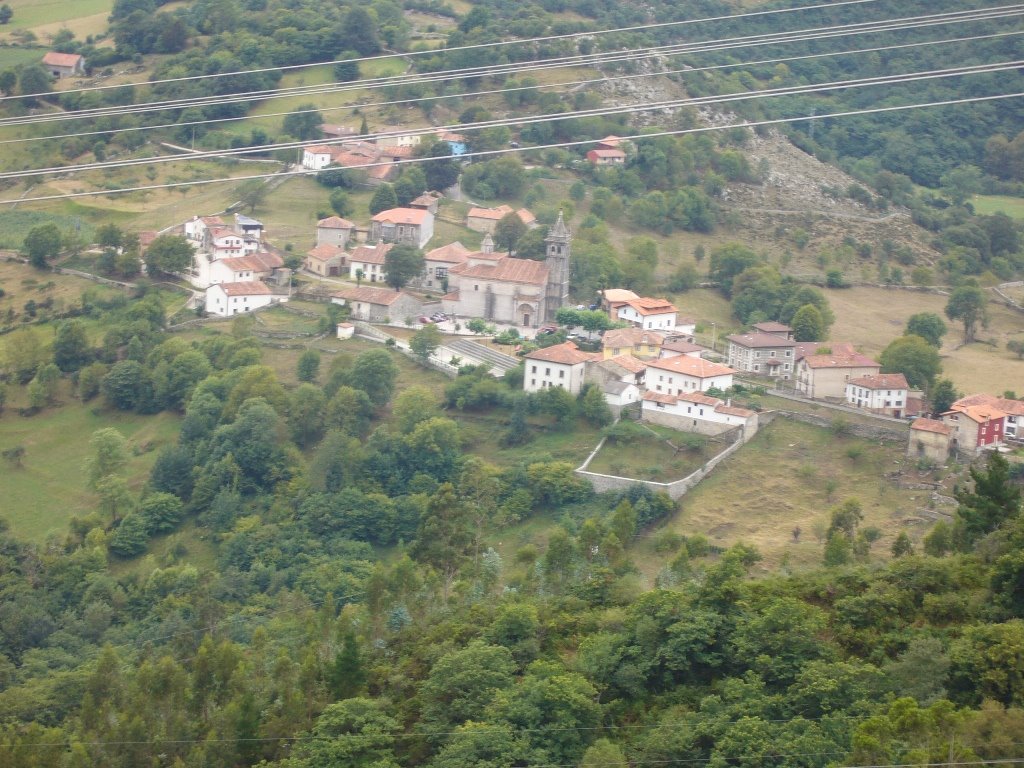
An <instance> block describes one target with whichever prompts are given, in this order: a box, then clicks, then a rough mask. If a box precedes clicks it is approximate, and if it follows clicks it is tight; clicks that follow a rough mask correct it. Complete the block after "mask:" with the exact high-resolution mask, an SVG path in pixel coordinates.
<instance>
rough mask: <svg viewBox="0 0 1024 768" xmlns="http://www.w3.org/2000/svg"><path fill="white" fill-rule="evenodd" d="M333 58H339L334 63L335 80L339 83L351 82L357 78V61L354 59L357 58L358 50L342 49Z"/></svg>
mask: <svg viewBox="0 0 1024 768" xmlns="http://www.w3.org/2000/svg"><path fill="white" fill-rule="evenodd" d="M335 58H336V59H340V61H337V62H335V64H334V79H335V80H337V81H338V82H339V83H351V82H352V81H353V80H358V79H359V62H358V61H354V59H358V58H359V52H358V51H353V50H346V51H342V52H341V53H339V54H338V55H337V56H335Z"/></svg>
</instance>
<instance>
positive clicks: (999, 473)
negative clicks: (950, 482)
mask: <svg viewBox="0 0 1024 768" xmlns="http://www.w3.org/2000/svg"><path fill="white" fill-rule="evenodd" d="M970 474H971V480H972V482H973V485H974V487H973V488H972V489H967V488H957V489H956V490H955V491H954V496H956V500H957V502H958V504H959V506H958V507H957V510H956V517H957V523H959V524H960V525H962V526H963V528H964V531H965V533H966V536H967V539H968V540H969V541H975V540H977V539H979V538H981V537H982V536H984V535H985V534H987V533H990V532H992V531H994V530H995V529H996V528H998V527H999V526H1000V525H1002V524H1003V523H1004V522H1005V521H1007V520H1010V519H1013V518H1016V517H1017V516H1018V515H1019V514H1020V504H1021V489H1020V487H1019V486H1017V485H1016V484H1014V482H1013V481H1012V480H1011V479H1010V464H1009V462H1008V461H1007V460H1006V458H1005V457H1004V456H1003V455H1002V454H1001V453H992V454H990V456H989V460H988V468H987V470H986V469H982V468H979V467H971V469H970Z"/></svg>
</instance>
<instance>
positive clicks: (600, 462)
mask: <svg viewBox="0 0 1024 768" xmlns="http://www.w3.org/2000/svg"><path fill="white" fill-rule="evenodd" d="M658 432H659V433H660V436H659V437H655V436H654V435H643V436H639V437H636V438H629V439H628V440H611V439H610V440H608V441H607V442H606V443H605V444H604V445H603V446H602V447H601V450H600V451H598V454H597V456H595V457H594V460H593V461H591V462H590V464H589V466H588V467H587V469H588V470H589V471H591V472H597V473H599V474H602V475H616V476H618V477H633V478H636V479H638V480H653V481H654V482H657V483H667V482H671V481H672V480H681V479H683V478H684V477H687V476H688V475H690V474H692V473H693V472H696V471H697V470H698V469H700V468H701V467H702V466H703V465H704V464H705V463H706V462H707V461H708V460H709V459H711V458H713V457H714V456H716V455H717V454H719V453H721V452H722V450H724V449H725V448H726V445H724V444H723V443H718V442H710V441H708V442H707V444H706V445H705V446H704V447H702V448H697V449H690V450H682V451H678V450H676V449H675V448H673V447H671V446H670V445H669V444H668V442H666V440H668V441H671V442H672V443H673V445H677V446H680V447H682V446H681V438H682V435H681V434H680V433H677V432H674V431H673V430H667V429H659V430H658Z"/></svg>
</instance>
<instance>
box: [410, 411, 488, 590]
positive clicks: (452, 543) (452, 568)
mask: <svg viewBox="0 0 1024 768" xmlns="http://www.w3.org/2000/svg"><path fill="white" fill-rule="evenodd" d="M421 426H422V425H421ZM418 428H419V427H418ZM472 545H473V530H472V520H471V519H470V514H469V510H468V509H467V508H466V505H465V504H463V503H462V502H461V501H460V500H459V498H458V497H457V496H456V495H455V489H454V488H453V487H452V484H451V483H443V484H441V485H440V486H439V487H438V489H437V491H436V492H435V493H434V494H433V495H432V496H431V497H430V501H429V502H428V504H427V509H426V512H425V513H424V515H423V516H422V517H421V518H420V523H419V530H418V531H417V533H416V543H415V544H414V545H413V548H412V556H413V557H414V558H415V559H417V560H419V561H420V562H422V563H425V564H427V565H430V566H431V567H433V568H435V569H437V571H438V572H439V573H441V575H442V577H443V578H444V600H445V602H448V592H449V590H450V589H451V583H452V581H453V580H454V579H455V575H456V574H457V573H458V572H459V569H460V568H461V567H462V564H463V563H464V562H465V561H466V556H467V555H468V554H469V551H470V547H471V546H472Z"/></svg>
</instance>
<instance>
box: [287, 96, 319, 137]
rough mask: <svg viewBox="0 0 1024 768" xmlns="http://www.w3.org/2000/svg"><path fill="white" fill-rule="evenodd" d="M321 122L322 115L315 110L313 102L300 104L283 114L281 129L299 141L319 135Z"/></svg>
mask: <svg viewBox="0 0 1024 768" xmlns="http://www.w3.org/2000/svg"><path fill="white" fill-rule="evenodd" d="M323 122H324V118H323V115H321V114H320V112H318V111H317V108H316V105H315V104H301V105H300V106H299V107H298V109H296V110H294V111H293V112H289V113H288V114H287V115H285V116H284V122H283V123H282V125H281V130H282V131H283V132H284V133H286V134H288V135H289V136H294V137H295V138H296V139H298V140H299V141H309V140H311V139H316V138H319V137H320V126H321V125H323Z"/></svg>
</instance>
